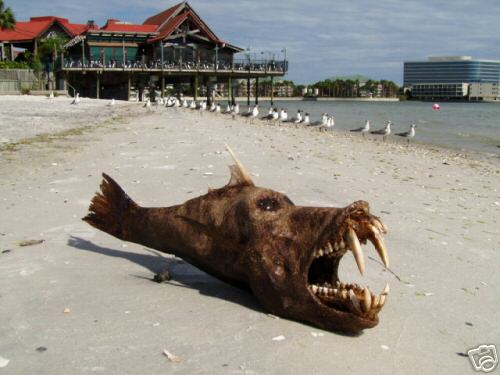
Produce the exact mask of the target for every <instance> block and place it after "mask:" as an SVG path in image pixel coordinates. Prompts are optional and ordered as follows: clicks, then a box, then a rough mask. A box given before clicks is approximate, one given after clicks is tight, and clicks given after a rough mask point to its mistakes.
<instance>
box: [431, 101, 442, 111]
mask: <svg viewBox="0 0 500 375" xmlns="http://www.w3.org/2000/svg"><path fill="white" fill-rule="evenodd" d="M432 109H433V110H435V111H439V110H440V109H441V106H440V105H439V104H437V103H434V105H433V106H432Z"/></svg>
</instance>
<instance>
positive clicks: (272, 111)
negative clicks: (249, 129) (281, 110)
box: [260, 107, 277, 122]
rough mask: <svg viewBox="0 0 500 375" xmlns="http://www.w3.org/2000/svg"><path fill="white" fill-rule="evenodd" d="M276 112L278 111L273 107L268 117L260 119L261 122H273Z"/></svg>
mask: <svg viewBox="0 0 500 375" xmlns="http://www.w3.org/2000/svg"><path fill="white" fill-rule="evenodd" d="M274 112H277V109H276V108H273V107H271V108H270V109H269V112H268V113H267V115H265V116H262V117H261V118H260V119H261V120H267V122H269V121H271V120H272V119H273V118H274Z"/></svg>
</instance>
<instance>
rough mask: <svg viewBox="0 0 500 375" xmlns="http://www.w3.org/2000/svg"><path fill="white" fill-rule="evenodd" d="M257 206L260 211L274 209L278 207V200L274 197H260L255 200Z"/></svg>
mask: <svg viewBox="0 0 500 375" xmlns="http://www.w3.org/2000/svg"><path fill="white" fill-rule="evenodd" d="M257 207H258V208H259V209H260V210H262V211H276V210H278V209H279V208H280V202H279V201H278V200H277V199H276V198H261V199H259V200H258V201H257Z"/></svg>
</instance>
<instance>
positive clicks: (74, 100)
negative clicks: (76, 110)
mask: <svg viewBox="0 0 500 375" xmlns="http://www.w3.org/2000/svg"><path fill="white" fill-rule="evenodd" d="M71 104H80V94H79V93H76V96H75V98H74V99H73V101H72V102H71Z"/></svg>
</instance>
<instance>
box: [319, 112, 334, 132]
mask: <svg viewBox="0 0 500 375" xmlns="http://www.w3.org/2000/svg"><path fill="white" fill-rule="evenodd" d="M334 126H335V117H333V116H327V119H326V125H322V126H320V128H319V130H320V131H326V132H328V131H332V130H333V127H334Z"/></svg>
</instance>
